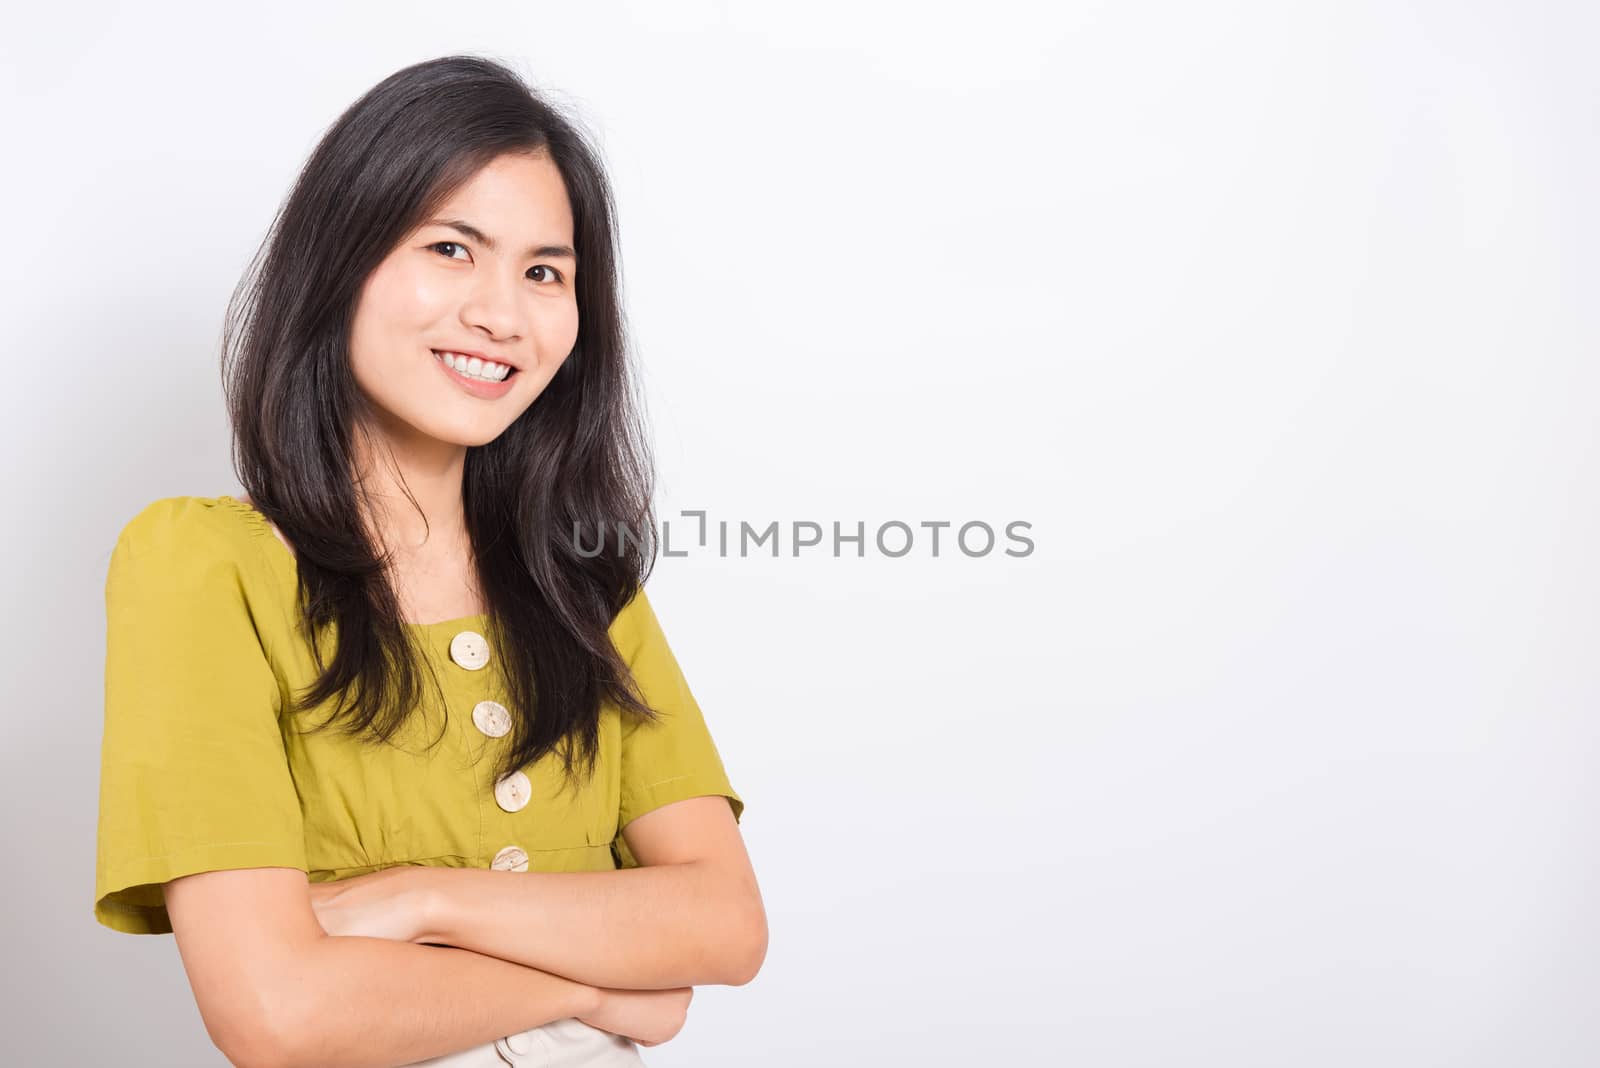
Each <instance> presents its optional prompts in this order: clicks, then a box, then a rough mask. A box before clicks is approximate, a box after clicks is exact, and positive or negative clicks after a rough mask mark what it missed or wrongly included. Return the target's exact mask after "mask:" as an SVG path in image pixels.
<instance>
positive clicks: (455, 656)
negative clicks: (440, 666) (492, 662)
mask: <svg viewBox="0 0 1600 1068" xmlns="http://www.w3.org/2000/svg"><path fill="white" fill-rule="evenodd" d="M450 659H451V660H454V661H455V662H456V663H457V664H460V665H461V666H462V667H464V668H466V669H467V670H468V671H477V670H478V669H479V668H481V667H483V666H484V665H485V664H487V663H488V662H489V642H488V640H487V639H486V638H484V636H483V635H481V634H479V633H478V632H477V631H475V630H464V631H462V632H461V633H460V634H457V635H456V636H455V637H454V638H451V639H450Z"/></svg>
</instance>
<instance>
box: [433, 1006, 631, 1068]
mask: <svg viewBox="0 0 1600 1068" xmlns="http://www.w3.org/2000/svg"><path fill="white" fill-rule="evenodd" d="M415 1063H416V1064H418V1065H428V1066H430V1068H505V1066H506V1065H508V1064H510V1065H520V1066H523V1068H639V1066H640V1065H642V1064H644V1058H643V1057H641V1056H639V1047H638V1046H637V1045H635V1044H634V1042H633V1040H632V1039H628V1038H623V1037H622V1036H621V1035H614V1034H612V1033H611V1032H609V1031H602V1030H600V1029H599V1028H598V1027H591V1026H590V1025H588V1024H586V1023H584V1022H583V1021H582V1020H579V1019H577V1018H575V1017H571V1016H569V1017H567V1018H566V1019H564V1020H555V1021H553V1022H551V1023H547V1024H545V1025H544V1026H543V1027H535V1028H533V1029H531V1030H528V1031H518V1032H517V1033H516V1034H514V1035H507V1036H506V1037H504V1038H497V1039H495V1040H494V1041H493V1042H486V1043H484V1044H483V1045H481V1046H473V1047H472V1048H471V1049H464V1050H461V1051H459V1052H457V1053H447V1054H445V1055H444V1056H443V1057H431V1058H429V1059H428V1060H425V1061H416V1062H415Z"/></svg>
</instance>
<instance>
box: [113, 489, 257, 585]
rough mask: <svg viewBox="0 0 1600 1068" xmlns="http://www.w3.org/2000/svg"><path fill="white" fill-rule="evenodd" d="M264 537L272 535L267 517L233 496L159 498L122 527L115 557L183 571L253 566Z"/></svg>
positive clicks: (141, 509) (144, 507) (135, 514)
mask: <svg viewBox="0 0 1600 1068" xmlns="http://www.w3.org/2000/svg"><path fill="white" fill-rule="evenodd" d="M262 535H267V536H271V531H270V528H268V527H267V526H266V523H265V517H263V516H261V515H260V513H258V512H256V511H255V510H254V509H253V508H251V507H250V506H249V505H247V504H245V503H243V502H242V501H240V500H238V499H237V498H235V497H230V496H226V495H224V496H218V497H200V496H189V495H184V496H172V497H158V498H157V499H155V500H153V501H151V502H149V503H148V504H146V505H144V506H143V507H142V508H140V509H139V511H137V512H136V513H134V515H133V516H132V517H131V518H130V519H128V520H127V521H126V522H125V523H124V524H123V526H122V529H121V531H120V532H119V533H118V535H117V542H116V553H117V556H118V557H120V558H122V559H125V560H138V561H151V562H158V563H161V564H165V565H169V566H172V567H176V568H181V569H194V568H203V567H205V566H207V565H210V564H214V563H218V562H224V561H225V562H228V563H231V564H233V565H235V566H239V567H254V566H256V564H257V561H258V560H259V559H260V552H259V549H258V546H257V545H256V539H257V538H259V537H261V536H262Z"/></svg>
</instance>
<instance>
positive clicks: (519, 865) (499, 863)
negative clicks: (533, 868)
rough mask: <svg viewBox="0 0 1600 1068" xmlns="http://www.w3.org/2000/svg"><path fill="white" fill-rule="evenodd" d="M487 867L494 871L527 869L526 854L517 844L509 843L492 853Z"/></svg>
mask: <svg viewBox="0 0 1600 1068" xmlns="http://www.w3.org/2000/svg"><path fill="white" fill-rule="evenodd" d="M489 867H490V868H492V869H494V870H495V871H527V870H528V854H527V852H526V851H525V850H523V849H521V848H520V847H518V846H514V845H509V846H506V847H505V848H504V849H502V850H500V852H498V853H496V854H495V855H494V860H493V861H492V862H490V864H489Z"/></svg>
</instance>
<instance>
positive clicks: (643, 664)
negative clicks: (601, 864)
mask: <svg viewBox="0 0 1600 1068" xmlns="http://www.w3.org/2000/svg"><path fill="white" fill-rule="evenodd" d="M614 635H615V640H616V642H617V646H618V649H619V651H620V652H621V653H622V656H623V659H625V660H626V661H627V662H628V665H629V667H630V668H631V669H632V671H633V676H634V679H635V680H636V681H637V683H638V685H639V689H640V691H641V693H642V694H643V695H644V699H645V703H646V704H648V705H649V706H650V707H651V708H652V709H653V710H655V711H656V712H657V713H658V714H659V715H660V717H661V718H660V719H659V720H657V721H656V722H654V723H648V722H645V721H644V720H642V719H640V718H639V717H637V716H631V715H630V716H627V717H625V718H624V721H623V725H622V746H621V750H622V759H621V764H622V770H621V775H622V790H621V798H620V808H619V811H618V818H617V826H618V827H619V828H621V827H625V826H627V824H628V823H629V822H630V821H632V820H634V819H637V818H638V817H640V816H642V815H644V814H645V813H646V812H649V811H651V810H652V809H656V808H660V807H661V806H662V805H667V804H671V803H672V802H674V801H682V800H684V799H685V798H690V797H701V796H706V795H720V796H722V797H726V798H727V799H728V804H729V806H730V807H731V808H732V809H733V817H734V819H735V821H737V820H739V819H740V817H742V816H743V814H744V799H743V798H742V797H740V796H739V794H738V793H737V792H735V791H734V789H733V785H732V784H731V783H730V782H729V780H728V773H727V771H726V770H725V769H724V767H723V765H722V757H721V754H719V753H718V752H717V746H716V743H715V742H714V741H713V740H712V738H711V732H710V730H709V729H708V728H707V726H706V721H705V716H704V715H703V714H702V713H701V711H700V705H699V704H698V703H697V702H696V701H695V698H694V694H693V693H691V692H690V690H689V683H688V681H687V680H686V679H685V678H684V677H683V671H682V669H680V668H679V666H678V661H677V658H676V657H674V656H673V654H672V648H671V647H670V646H669V645H668V644H667V637H666V635H665V634H664V633H663V632H662V630H661V623H660V621H659V620H658V619H657V618H656V614H655V610H654V608H652V607H651V604H650V600H649V598H648V597H646V596H645V593H644V589H643V588H642V587H641V588H640V589H639V591H638V592H637V593H636V594H635V596H634V598H633V600H631V601H630V602H628V605H627V607H625V608H624V609H623V610H622V612H621V613H619V615H618V617H617V622H616V624H615V626H614ZM617 845H618V848H619V860H620V861H621V866H623V867H634V866H636V865H635V864H634V863H633V860H632V857H631V856H630V855H629V854H628V852H627V845H626V843H625V842H624V841H623V840H622V837H621V835H620V833H619V835H618V838H617Z"/></svg>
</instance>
